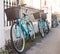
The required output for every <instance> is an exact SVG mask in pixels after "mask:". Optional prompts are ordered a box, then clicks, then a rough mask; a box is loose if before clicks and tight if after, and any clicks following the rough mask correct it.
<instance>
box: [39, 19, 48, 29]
mask: <svg viewBox="0 0 60 54" xmlns="http://www.w3.org/2000/svg"><path fill="white" fill-rule="evenodd" d="M39 21H40V25H39V28H40V29H46V28H47V26H49V23H48V22H47V21H46V20H45V21H44V20H43V19H42V18H40V19H39Z"/></svg>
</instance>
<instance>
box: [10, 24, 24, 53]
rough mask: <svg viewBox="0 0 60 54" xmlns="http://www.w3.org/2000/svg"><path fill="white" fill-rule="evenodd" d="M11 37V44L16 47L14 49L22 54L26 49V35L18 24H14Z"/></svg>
mask: <svg viewBox="0 0 60 54" xmlns="http://www.w3.org/2000/svg"><path fill="white" fill-rule="evenodd" d="M10 36H11V43H12V45H13V47H14V49H15V50H16V51H17V52H18V53H21V52H23V50H24V47H25V38H24V34H23V32H22V30H21V28H20V27H19V25H18V24H17V23H14V24H13V25H12V27H11V30H10Z"/></svg>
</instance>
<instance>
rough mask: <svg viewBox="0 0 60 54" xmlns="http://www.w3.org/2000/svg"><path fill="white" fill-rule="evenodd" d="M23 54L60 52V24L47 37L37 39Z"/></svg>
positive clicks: (56, 53)
mask: <svg viewBox="0 0 60 54" xmlns="http://www.w3.org/2000/svg"><path fill="white" fill-rule="evenodd" d="M22 54H60V25H59V26H58V27H56V28H52V29H51V31H50V33H49V34H48V35H47V36H46V37H45V38H43V39H38V40H36V41H35V42H34V43H33V45H32V46H31V47H30V48H29V49H28V50H26V51H25V52H24V53H22Z"/></svg>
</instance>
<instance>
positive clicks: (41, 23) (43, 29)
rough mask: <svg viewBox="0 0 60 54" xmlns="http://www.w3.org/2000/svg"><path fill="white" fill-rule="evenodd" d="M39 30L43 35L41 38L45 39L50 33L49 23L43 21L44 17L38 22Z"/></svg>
mask: <svg viewBox="0 0 60 54" xmlns="http://www.w3.org/2000/svg"><path fill="white" fill-rule="evenodd" d="M38 29H39V32H40V34H41V37H42V38H44V37H45V34H48V33H49V30H50V29H49V23H48V21H46V20H43V19H42V17H40V19H39V20H38Z"/></svg>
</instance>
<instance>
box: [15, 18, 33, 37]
mask: <svg viewBox="0 0 60 54" xmlns="http://www.w3.org/2000/svg"><path fill="white" fill-rule="evenodd" d="M22 21H23V23H22ZM16 23H17V24H18V25H19V27H20V28H21V29H22V31H24V35H25V36H26V37H28V36H29V34H30V33H29V29H28V23H27V19H26V18H20V19H17V20H16ZM30 27H31V26H30ZM31 28H32V27H31ZM16 31H17V32H16V34H17V33H18V30H17V29H16ZM22 31H20V33H22ZM17 36H18V34H17Z"/></svg>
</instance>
